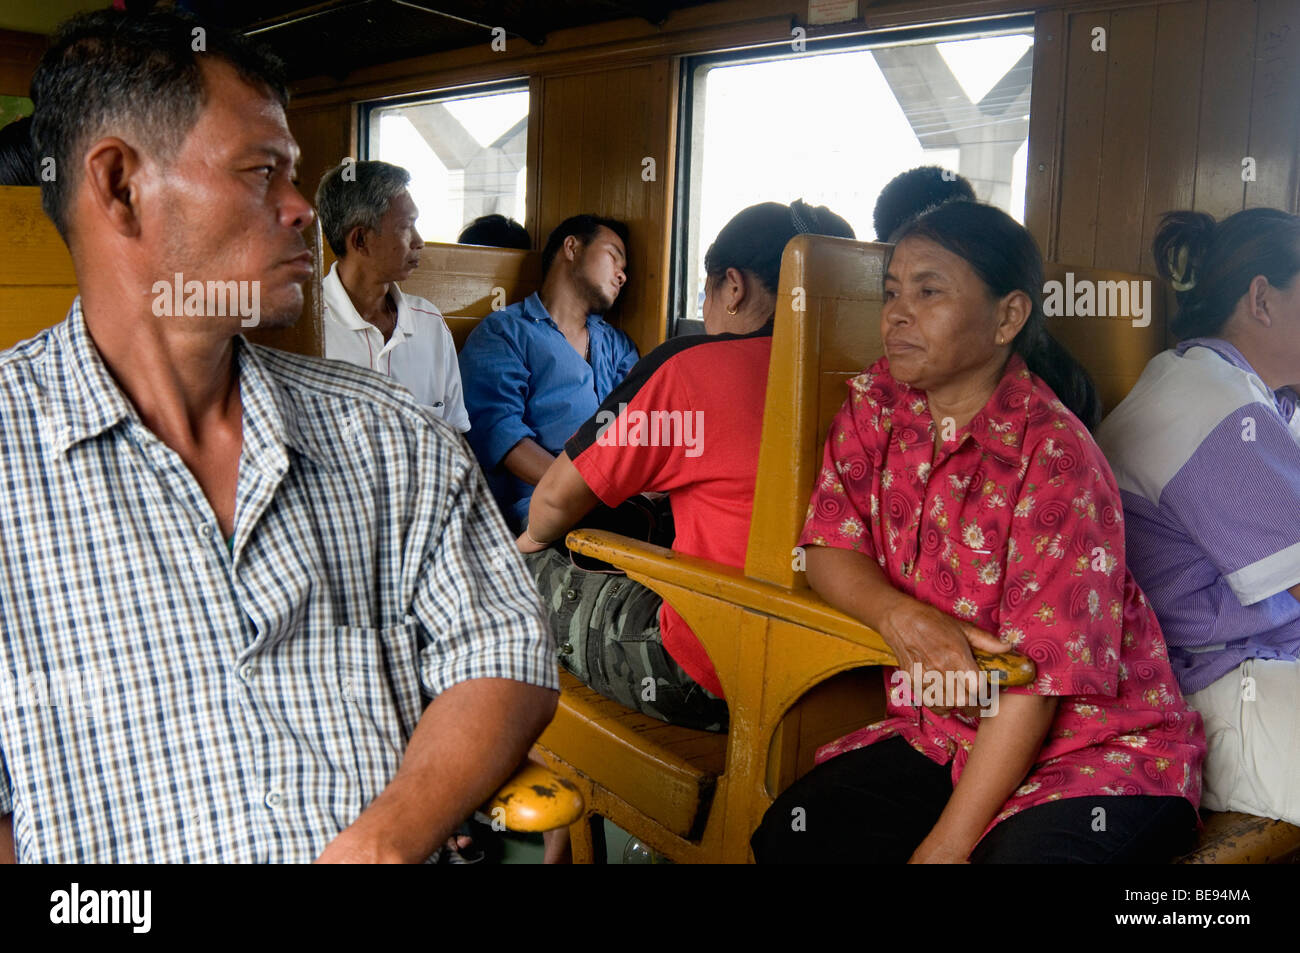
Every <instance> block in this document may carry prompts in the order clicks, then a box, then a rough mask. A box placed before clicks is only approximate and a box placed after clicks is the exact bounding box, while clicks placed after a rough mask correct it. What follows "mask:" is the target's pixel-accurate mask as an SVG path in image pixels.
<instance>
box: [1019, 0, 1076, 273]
mask: <svg viewBox="0 0 1300 953" xmlns="http://www.w3.org/2000/svg"><path fill="white" fill-rule="evenodd" d="M1065 60H1066V57H1065V15H1064V14H1062V13H1061V12H1060V11H1059V10H1050V11H1047V12H1045V13H1040V14H1038V16H1036V17H1035V18H1034V72H1033V83H1032V87H1031V89H1030V105H1029V155H1028V157H1027V161H1026V164H1025V169H1026V173H1025V227H1026V228H1028V229H1029V231H1030V234H1032V235H1033V236H1034V238H1035V239H1037V240H1038V244H1039V247H1040V248H1041V249H1042V252H1043V255H1044V256H1045V257H1047V258H1052V257H1055V256H1056V255H1057V249H1056V244H1057V231H1056V209H1057V197H1058V195H1059V194H1060V171H1061V170H1060V146H1061V138H1060V129H1061V110H1062V108H1063V105H1064V101H1065Z"/></svg>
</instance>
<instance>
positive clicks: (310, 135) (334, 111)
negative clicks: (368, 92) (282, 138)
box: [288, 102, 357, 204]
mask: <svg viewBox="0 0 1300 953" xmlns="http://www.w3.org/2000/svg"><path fill="white" fill-rule="evenodd" d="M288 118H289V131H290V132H292V133H293V137H294V139H296V140H297V141H298V148H299V149H301V150H302V160H301V162H300V163H299V165H298V191H300V192H301V193H302V194H303V195H305V196H306V197H307V200H308V201H309V202H312V203H313V204H314V203H315V200H316V186H317V185H319V184H320V180H321V176H323V175H324V174H325V172H326V170H328V169H331V168H333V167H334V166H336V165H338V164H339V163H340V162H342V161H343V159H344V157H345V156H353V157H356V155H357V154H356V151H355V146H354V145H353V141H354V137H353V132H352V107H350V106H348V105H347V104H346V103H335V104H332V105H328V106H306V107H303V106H295V105H294V104H293V103H292V102H291V103H290V104H289V112H288Z"/></svg>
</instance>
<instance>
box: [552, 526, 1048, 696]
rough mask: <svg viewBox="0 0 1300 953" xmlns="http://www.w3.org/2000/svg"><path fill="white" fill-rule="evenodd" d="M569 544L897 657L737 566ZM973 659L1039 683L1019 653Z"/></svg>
mask: <svg viewBox="0 0 1300 953" xmlns="http://www.w3.org/2000/svg"><path fill="white" fill-rule="evenodd" d="M564 542H565V545H567V546H568V547H569V549H571V550H573V551H574V552H576V553H580V554H582V555H583V556H591V557H593V558H595V559H599V560H602V561H604V562H607V563H609V564H610V565H612V566H616V567H618V568H619V569H622V570H623V571H624V572H627V573H636V574H638V575H643V576H646V577H648V578H650V579H655V580H658V581H660V582H664V583H669V584H671V585H676V586H681V587H682V588H684V589H690V590H693V591H695V592H700V593H704V594H705V595H709V596H714V597H716V598H718V599H722V600H724V601H726V602H730V603H733V604H735V605H738V606H742V607H744V608H746V609H752V610H754V611H755V612H761V613H764V614H765V615H770V616H776V617H777V618H781V619H785V620H787V621H790V622H793V623H795V624H796V625H801V626H804V627H806V628H809V629H816V630H818V631H821V632H828V633H830V634H831V635H836V636H839V637H840V638H843V639H847V640H849V641H851V642H856V643H858V644H860V645H863V646H866V647H868V648H870V649H872V650H873V651H875V652H883V653H884V654H886V655H890V656H892V652H891V650H890V648H889V646H887V645H886V644H885V640H884V639H882V638H881V637H880V634H879V633H877V632H875V631H873V630H872V629H869V628H867V627H866V626H865V625H863V624H862V623H861V622H858V621H857V620H856V619H854V618H853V617H852V616H849V615H845V614H844V613H843V612H840V611H839V610H838V609H834V608H832V607H831V606H830V605H828V604H827V603H826V602H825V601H824V600H823V599H822V598H821V597H820V596H818V595H817V594H816V593H815V592H813V591H812V590H810V589H795V590H790V589H783V588H781V587H780V586H774V585H772V584H771V583H766V582H761V581H759V580H757V579H751V578H749V577H748V576H746V575H745V572H744V570H743V569H737V568H735V567H734V566H724V565H723V564H722V563H717V562H714V561H713V560H710V559H701V558H699V557H698V556H687V555H684V554H682V553H675V552H673V551H672V550H671V549H665V548H664V547H662V546H654V545H652V544H650V543H643V542H640V541H638V540H635V539H630V538H628V537H626V536H619V535H618V534H617V533H610V532H606V531H604V530H590V529H579V530H574V531H573V532H571V533H569V535H568V536H567V537H565V540H564ZM974 655H975V661H976V662H977V663H978V664H979V667H980V668H981V669H983V670H984V671H987V672H1002V673H1003V675H1002V684H1003V685H1004V686H1007V687H1012V686H1017V685H1029V684H1031V683H1032V682H1033V681H1034V679H1035V678H1036V677H1037V673H1036V671H1035V669H1034V663H1033V662H1031V661H1030V660H1029V659H1027V658H1025V657H1024V656H1023V655H1019V654H1017V653H1015V652H1007V653H1006V654H1004V655H991V654H989V653H987V652H980V651H975V652H974Z"/></svg>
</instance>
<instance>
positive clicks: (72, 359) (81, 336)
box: [45, 295, 138, 456]
mask: <svg viewBox="0 0 1300 953" xmlns="http://www.w3.org/2000/svg"><path fill="white" fill-rule="evenodd" d="M50 337H51V345H52V346H51V347H50V348H49V350H48V351H47V352H46V358H45V360H46V362H47V373H48V379H49V382H50V384H49V388H48V389H47V390H46V392H45V393H46V395H47V400H48V401H49V403H48V404H47V409H48V414H49V416H48V418H47V419H48V421H49V434H48V439H49V445H50V450H51V453H52V454H53V455H55V456H62V455H63V454H64V453H66V452H67V451H68V449H69V448H70V447H73V446H75V445H76V444H78V443H80V442H81V441H83V440H89V439H90V438H91V437H96V436H98V435H99V434H101V433H103V432H104V431H106V430H108V429H109V428H111V427H113V426H116V425H117V424H118V423H120V422H121V421H122V420H128V419H133V418H135V419H138V417H137V415H136V412H135V408H133V407H132V406H131V403H130V401H128V400H127V399H126V396H125V395H124V394H123V393H122V391H121V390H120V389H119V388H118V386H117V384H116V383H115V382H114V380H113V378H112V375H110V374H109V373H108V368H106V367H105V366H104V361H103V359H102V358H101V357H100V356H99V350H98V349H97V348H96V347H95V342H94V341H93V340H91V337H90V331H88V330H87V329H86V317H85V314H84V313H83V312H82V310H81V296H80V295H78V296H77V297H76V298H75V299H74V300H73V302H72V307H71V308H70V309H69V311H68V317H67V320H66V321H64V322H62V323H61V324H58V325H56V326H55V327H54V329H53V331H51V333H50Z"/></svg>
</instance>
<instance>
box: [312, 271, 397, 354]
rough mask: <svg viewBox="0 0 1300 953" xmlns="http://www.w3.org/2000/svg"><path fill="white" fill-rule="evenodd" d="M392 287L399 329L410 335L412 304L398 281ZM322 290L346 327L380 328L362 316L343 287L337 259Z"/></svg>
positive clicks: (361, 329)
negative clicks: (407, 301) (407, 300)
mask: <svg viewBox="0 0 1300 953" xmlns="http://www.w3.org/2000/svg"><path fill="white" fill-rule="evenodd" d="M392 288H393V290H392V295H393V301H394V303H395V304H396V305H397V330H398V331H401V332H402V335H403V336H404V337H410V336H411V335H412V334H414V333H415V327H414V325H413V323H412V319H411V308H410V305H408V304H407V303H406V296H405V295H403V294H402V290H401V289H400V288H398V287H397V283H396V282H393V285H392ZM321 291H322V293H323V294H324V297H325V300H326V301H327V302H329V306H330V311H331V312H332V313H333V314H334V316H335V317H337V318H338V321H339V323H340V324H342V325H343V326H344V327H345V328H347V329H348V330H350V331H373V330H378V329H377V328H376V327H375V326H374V325H373V324H371V323H370V322H369V321H367V320H366V319H365V318H363V317H362V316H361V313H360V312H359V311H357V306H356V305H355V304H353V303H352V297H351V296H350V295H349V294H348V289H346V288H344V287H343V279H342V277H341V276H340V275H339V263H338V262H337V261H336V262H334V264H332V265H330V270H329V274H327V275H326V276H325V280H324V281H323V282H322V283H321ZM394 333H396V332H394Z"/></svg>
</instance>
